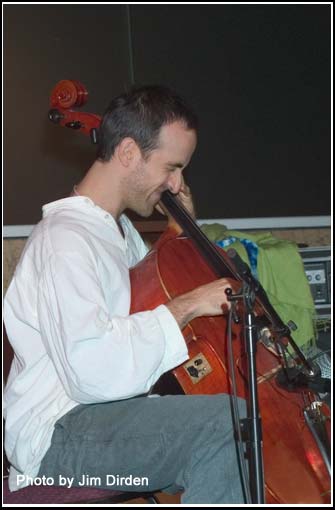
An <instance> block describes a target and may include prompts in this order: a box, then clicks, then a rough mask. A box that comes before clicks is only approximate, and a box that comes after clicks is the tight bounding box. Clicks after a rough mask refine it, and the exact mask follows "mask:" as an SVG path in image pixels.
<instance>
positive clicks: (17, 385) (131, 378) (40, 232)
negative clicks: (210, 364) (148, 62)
mask: <svg viewBox="0 0 335 510" xmlns="http://www.w3.org/2000/svg"><path fill="white" fill-rule="evenodd" d="M120 223H121V225H122V229H123V231H124V234H125V237H124V238H123V236H122V235H121V233H120V231H119V229H118V226H117V224H116V221H115V220H114V218H113V217H112V216H111V215H110V214H109V213H108V212H107V211H105V210H103V209H101V208H100V207H99V206H97V205H95V204H94V203H93V202H92V200H90V199H89V198H87V197H83V196H76V197H70V198H65V199H62V200H58V201H56V202H52V203H50V204H47V205H45V206H44V207H43V219H42V220H41V221H40V222H39V223H38V224H37V225H36V227H35V228H34V230H33V232H32V234H31V236H30V238H29V239H28V241H27V244H26V246H25V249H24V252H23V254H22V257H21V259H20V261H19V264H18V266H17V268H16V271H15V274H14V276H13V279H12V281H11V283H10V286H9V288H8V291H7V294H6V296H5V302H4V319H5V325H6V331H7V335H8V338H9V340H10V342H11V344H12V346H13V349H14V351H15V356H14V361H13V363H12V366H11V370H10V374H9V378H8V381H7V385H6V388H5V392H4V417H5V419H6V435H5V448H6V453H7V457H8V459H9V461H10V463H11V465H12V467H11V470H10V477H9V487H10V489H11V490H16V489H18V488H20V487H21V486H22V487H23V486H25V485H27V483H25V482H22V483H19V484H18V483H17V474H24V475H26V477H25V478H27V477H34V476H37V474H38V471H39V467H40V463H41V461H42V458H43V456H44V455H45V453H46V451H47V450H48V448H49V446H50V443H51V437H52V434H53V430H54V425H55V423H56V421H57V420H58V419H59V418H61V417H62V416H63V415H64V414H66V413H67V412H68V411H69V410H70V409H72V408H73V407H75V406H76V405H78V404H91V403H98V402H109V401H113V400H120V399H127V398H130V397H134V396H136V395H140V394H145V393H147V392H148V391H149V390H150V388H151V387H152V385H153V384H154V383H155V382H156V381H157V380H158V379H159V377H160V376H161V375H162V374H163V373H164V372H166V371H168V370H170V369H172V368H174V367H175V366H177V365H179V364H180V363H182V362H183V361H185V360H186V359H187V358H188V353H187V347H186V344H185V341H184V338H183V336H182V333H181V331H180V328H179V326H178V324H177V322H176V321H175V319H174V317H173V316H172V314H171V313H170V311H169V310H168V308H167V307H166V306H165V305H161V306H158V307H157V308H156V309H154V310H152V311H146V312H141V313H135V314H132V315H129V311H130V281H129V268H130V267H132V266H134V265H135V264H136V263H137V262H138V261H139V260H141V259H142V258H143V257H144V256H145V254H146V252H147V248H146V246H145V244H144V243H143V241H142V239H141V237H140V235H139V234H138V233H137V231H136V230H135V229H134V227H133V226H132V224H131V222H130V221H129V219H128V218H127V217H126V216H124V215H122V216H121V218H120ZM144 284H145V283H144Z"/></svg>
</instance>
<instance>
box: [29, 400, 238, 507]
mask: <svg viewBox="0 0 335 510" xmlns="http://www.w3.org/2000/svg"><path fill="white" fill-rule="evenodd" d="M239 408H240V413H241V417H242V416H245V402H244V401H243V400H241V399H239ZM43 475H45V476H48V477H52V478H53V479H54V483H55V484H56V485H57V484H59V480H62V481H63V483H64V479H65V478H68V479H70V480H71V479H72V484H73V485H72V486H79V485H81V484H84V485H85V486H91V487H95V488H98V487H100V488H109V489H113V490H125V491H144V492H151V491H157V490H163V491H164V490H165V491H166V492H170V493H174V492H178V490H180V491H183V494H182V499H181V501H182V503H183V504H186V503H189V504H196V503H199V504H201V503H204V504H211V503H219V504H233V503H236V504H238V503H244V497H243V491H242V486H241V478H240V469H239V463H238V459H237V454H236V445H235V440H234V433H233V426H232V418H231V407H230V398H229V396H228V395H224V394H219V395H199V396H191V395H171V396H164V397H157V398H156V397H152V398H150V397H138V398H133V399H129V400H121V401H117V402H108V403H104V404H91V405H78V406H77V407H75V408H74V409H72V410H71V411H70V412H69V413H67V414H66V415H65V416H63V417H62V418H61V419H60V420H59V421H58V422H57V423H56V425H55V430H54V434H53V437H52V443H51V446H50V448H49V450H48V451H47V453H46V455H45V457H44V459H43V461H42V464H41V467H40V472H39V475H38V476H43ZM60 477H63V478H60ZM64 485H65V483H64Z"/></svg>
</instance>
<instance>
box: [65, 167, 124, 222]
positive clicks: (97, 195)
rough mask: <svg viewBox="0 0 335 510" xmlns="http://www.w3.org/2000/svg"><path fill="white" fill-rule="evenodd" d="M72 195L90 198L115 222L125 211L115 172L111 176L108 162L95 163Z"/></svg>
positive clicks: (111, 172) (111, 170)
mask: <svg viewBox="0 0 335 510" xmlns="http://www.w3.org/2000/svg"><path fill="white" fill-rule="evenodd" d="M73 195H83V196H86V197H88V198H90V199H91V200H92V201H93V202H94V203H95V204H96V205H98V206H99V207H101V208H102V209H104V210H105V211H107V212H109V213H110V214H111V215H112V216H113V217H114V218H115V220H116V221H117V222H118V220H119V217H120V215H121V214H122V212H123V211H124V209H125V207H124V206H123V203H122V190H121V187H120V180H119V179H118V178H117V170H115V173H114V174H113V169H111V163H110V162H107V163H104V162H101V161H99V160H97V161H95V162H94V163H93V165H92V166H91V168H90V169H89V170H88V172H87V174H86V175H85V177H84V178H83V179H82V181H80V183H79V184H77V185H76V186H75V188H74V191H73Z"/></svg>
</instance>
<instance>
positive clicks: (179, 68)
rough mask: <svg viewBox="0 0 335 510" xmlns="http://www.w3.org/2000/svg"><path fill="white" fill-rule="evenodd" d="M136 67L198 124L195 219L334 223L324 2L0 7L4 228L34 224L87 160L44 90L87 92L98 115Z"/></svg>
mask: <svg viewBox="0 0 335 510" xmlns="http://www.w3.org/2000/svg"><path fill="white" fill-rule="evenodd" d="M128 9H129V11H130V20H131V36H132V47H133V54H132V55H131V53H130V49H129V30H128V28H129V27H128V22H127V10H128ZM130 56H132V58H130ZM132 61H133V62H134V68H133V71H134V77H135V82H136V83H137V84H143V83H163V84H167V85H170V86H172V87H174V88H176V89H177V90H178V91H179V92H180V93H181V94H183V95H185V96H186V97H187V98H188V99H189V101H190V103H191V104H193V106H194V108H195V109H196V110H197V112H198V114H199V116H200V121H201V128H200V138H199V146H198V149H197V152H196V154H195V156H194V158H193V161H192V163H191V166H190V168H189V171H188V172H187V177H188V180H189V182H190V184H191V186H192V189H193V192H194V195H195V199H196V202H197V210H198V215H199V217H202V218H206V217H207V218H214V217H227V218H228V217H248V216H252V217H254V216H260V217H262V216H298V215H308V216H309V215H324V214H329V213H330V6H329V5H133V4H131V5H130V6H126V5H83V4H81V5H80V4H78V5H37V4H36V5H8V4H7V5H5V6H4V71H5V76H4V109H5V111H4V128H5V129H4V223H5V224H8V225H10V224H31V223H36V222H37V221H38V220H39V218H40V214H41V206H42V204H44V203H46V202H49V201H51V200H57V199H58V198H61V197H63V196H65V195H66V194H67V193H69V192H70V191H71V188H72V185H73V183H75V182H78V181H79V180H80V178H81V176H82V175H83V173H84V172H85V170H86V169H87V168H88V167H89V166H90V163H91V162H92V160H93V159H94V156H95V149H94V147H93V146H92V145H91V144H90V142H89V140H88V138H86V137H84V136H83V135H81V134H79V133H76V132H73V131H70V130H67V129H64V128H60V127H57V126H55V125H53V124H51V123H50V121H49V120H48V119H47V112H48V108H49V95H50V91H51V89H52V88H53V86H54V85H55V84H56V83H57V82H58V81H59V80H61V79H76V80H79V81H81V82H83V83H84V84H85V85H86V86H87V88H88V90H89V93H90V98H89V102H88V104H87V105H85V107H84V108H83V109H86V110H87V111H91V112H94V113H98V114H101V113H102V112H103V110H104V108H105V106H106V105H107V104H108V102H109V100H110V99H111V98H112V97H113V96H114V95H116V94H118V93H120V92H121V91H123V90H124V89H125V88H127V86H128V85H129V84H130V82H131V76H132V72H131V71H132V65H131V64H132Z"/></svg>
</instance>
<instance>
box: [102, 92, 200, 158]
mask: <svg viewBox="0 0 335 510" xmlns="http://www.w3.org/2000/svg"><path fill="white" fill-rule="evenodd" d="M176 121H180V122H181V123H182V124H184V125H185V128H186V129H190V130H194V131H195V132H196V131H197V127H198V121H197V117H196V115H195V114H194V113H193V112H192V110H191V109H190V108H189V107H188V106H187V105H186V103H185V102H184V100H183V99H182V98H180V97H179V96H177V94H175V93H174V92H173V91H172V90H170V89H168V88H166V87H162V86H147V87H141V88H137V89H133V90H131V91H130V92H127V93H125V94H122V95H120V96H118V97H116V98H115V99H114V100H113V101H112V102H111V103H110V105H109V107H108V108H107V110H106V111H105V113H104V116H103V118H102V122H101V126H100V129H99V147H98V152H97V156H98V159H100V160H101V161H109V160H110V158H111V157H112V156H113V155H114V152H115V149H116V147H117V146H118V144H119V143H120V142H121V141H122V140H123V139H124V138H126V137H129V138H132V139H133V140H134V141H135V142H136V143H137V145H138V147H139V148H140V150H141V152H142V156H143V158H144V159H147V157H148V155H149V154H150V152H151V151H152V150H153V149H156V148H157V146H158V139H159V134H160V130H161V128H162V127H163V126H164V125H167V124H171V123H173V122H176Z"/></svg>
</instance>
